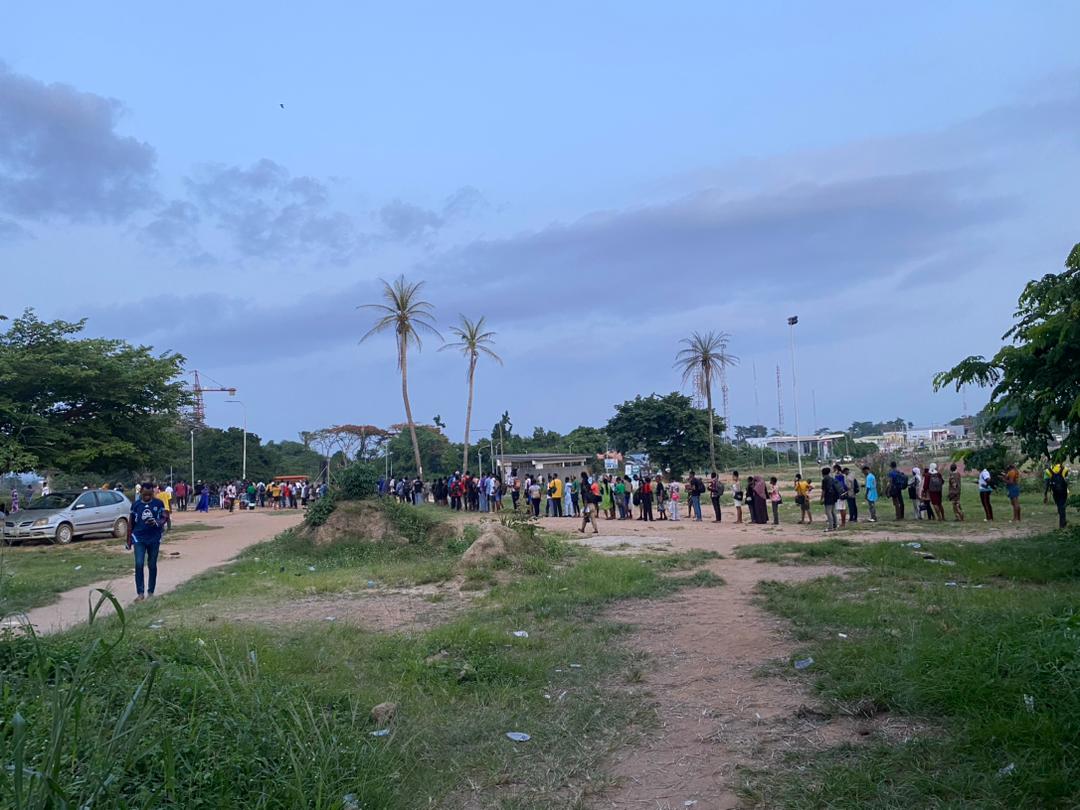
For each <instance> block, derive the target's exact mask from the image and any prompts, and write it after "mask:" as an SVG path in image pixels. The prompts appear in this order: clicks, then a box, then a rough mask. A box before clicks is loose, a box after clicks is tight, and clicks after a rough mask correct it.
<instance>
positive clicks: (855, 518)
mask: <svg viewBox="0 0 1080 810" xmlns="http://www.w3.org/2000/svg"><path fill="white" fill-rule="evenodd" d="M847 516H848V520H850V521H851V522H852V523H858V522H859V502H858V501H857V500H855V498H854V497H851V498H848V499H847Z"/></svg>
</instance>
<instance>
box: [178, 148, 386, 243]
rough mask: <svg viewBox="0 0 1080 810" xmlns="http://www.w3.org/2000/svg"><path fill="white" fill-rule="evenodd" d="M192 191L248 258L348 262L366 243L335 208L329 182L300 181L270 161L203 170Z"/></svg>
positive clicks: (190, 184) (190, 186)
mask: <svg viewBox="0 0 1080 810" xmlns="http://www.w3.org/2000/svg"><path fill="white" fill-rule="evenodd" d="M187 186H188V191H189V193H190V196H191V199H192V200H193V201H194V203H195V204H196V205H197V206H198V208H199V210H200V211H201V212H202V213H203V214H204V215H205V216H206V217H207V218H208V219H209V220H211V221H212V222H213V223H214V224H216V225H217V226H218V228H220V229H221V230H223V231H224V232H225V233H226V234H228V236H229V238H230V240H231V242H232V244H233V246H234V247H235V249H236V250H237V252H238V253H240V254H241V255H243V256H247V257H252V258H262V259H268V258H277V259H284V258H291V257H295V256H298V255H315V256H317V257H319V258H321V259H323V260H328V261H335V262H344V261H347V260H348V259H349V258H350V257H351V256H352V255H353V254H354V253H355V252H356V251H357V250H358V249H359V248H360V247H361V246H362V245H363V242H364V239H363V237H362V235H361V234H360V233H359V232H358V230H357V228H356V225H355V223H354V221H353V219H352V217H350V216H348V215H346V214H344V213H342V212H340V211H334V210H331V209H330V206H329V198H330V194H329V189H328V188H327V186H326V185H325V184H324V183H323V182H321V181H319V180H317V179H315V178H313V177H305V176H299V177H294V176H292V175H291V174H290V172H289V171H288V169H286V168H285V167H284V166H281V165H280V164H278V163H275V162H274V161H272V160H268V159H266V158H263V159H262V160H259V161H256V162H255V163H253V164H252V165H251V166H250V167H248V168H241V167H238V166H222V165H217V164H214V165H206V166H202V167H200V168H199V169H198V170H197V171H196V172H195V174H194V176H193V177H190V178H188V180H187Z"/></svg>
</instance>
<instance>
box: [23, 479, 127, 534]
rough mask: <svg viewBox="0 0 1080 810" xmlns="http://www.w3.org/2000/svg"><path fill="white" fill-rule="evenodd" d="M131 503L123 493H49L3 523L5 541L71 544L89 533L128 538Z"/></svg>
mask: <svg viewBox="0 0 1080 810" xmlns="http://www.w3.org/2000/svg"><path fill="white" fill-rule="evenodd" d="M130 513H131V501H129V500H128V499H127V497H125V496H124V495H123V494H122V493H120V492H113V491H110V490H104V489H87V490H83V491H82V492H50V493H49V494H48V495H42V496H40V497H37V498H34V500H32V501H30V503H29V504H28V505H27V506H24V507H23V508H22V509H20V510H19V511H18V512H12V513H11V514H10V515H8V516H7V518H6V519H5V520H4V535H3V536H4V542H5V543H7V544H9V545H10V544H12V543H16V542H19V541H22V540H52V541H53V542H56V543H70V542H71V541H72V540H73V539H75V538H76V537H83V536H85V535H88V534H109V533H111V534H112V536H113V537H126V536H127V531H128V515H129V514H130Z"/></svg>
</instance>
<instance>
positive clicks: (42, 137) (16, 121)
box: [0, 63, 157, 222]
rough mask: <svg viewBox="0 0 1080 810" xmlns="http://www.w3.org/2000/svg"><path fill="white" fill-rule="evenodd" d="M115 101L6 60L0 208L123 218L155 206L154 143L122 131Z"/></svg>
mask: <svg viewBox="0 0 1080 810" xmlns="http://www.w3.org/2000/svg"><path fill="white" fill-rule="evenodd" d="M122 113H123V106H122V105H121V104H120V102H118V101H116V100H115V99H110V98H104V97H102V96H98V95H95V94H94V93H87V92H82V91H79V90H76V89H75V88H73V87H70V86H68V85H65V84H45V83H44V82H41V81H38V80H37V79H32V78H29V77H27V76H22V75H20V74H17V73H15V72H13V71H12V70H11V69H10V68H8V67H7V66H6V65H4V64H3V63H0V210H3V211H4V212H6V213H8V214H9V215H11V216H15V217H19V218H23V219H31V220H39V221H44V220H52V219H59V220H65V221H69V222H92V221H120V220H123V219H126V218H127V217H129V216H130V215H131V214H133V213H135V212H137V211H140V210H143V209H145V208H147V207H148V206H150V205H152V204H153V203H154V202H155V200H156V198H157V195H156V192H155V190H154V180H155V171H154V166H155V160H156V156H155V153H154V150H153V148H151V147H150V146H149V145H148V144H146V143H143V142H142V141H139V140H136V139H135V138H131V137H124V136H121V135H119V134H117V132H116V126H117V123H118V121H119V119H120V117H121V114H122Z"/></svg>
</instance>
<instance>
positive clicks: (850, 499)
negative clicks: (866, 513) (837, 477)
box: [841, 467, 859, 523]
mask: <svg viewBox="0 0 1080 810" xmlns="http://www.w3.org/2000/svg"><path fill="white" fill-rule="evenodd" d="M841 472H842V473H843V474H844V483H845V484H846V485H847V508H848V516H849V517H850V518H851V522H852V523H858V522H859V497H858V496H859V479H858V476H856V475H855V473H853V472H852V471H851V470H850V469H848V468H847V467H844V469H843V470H841Z"/></svg>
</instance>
